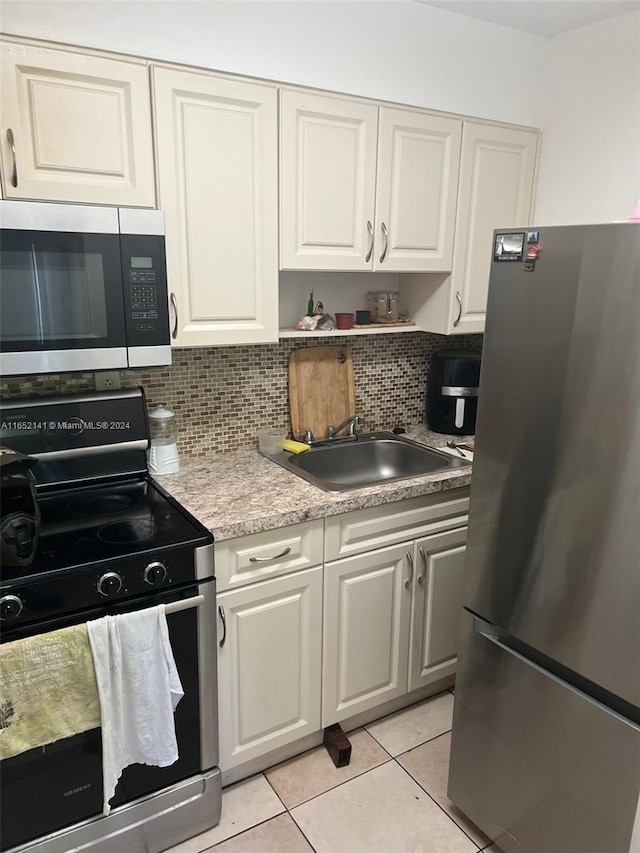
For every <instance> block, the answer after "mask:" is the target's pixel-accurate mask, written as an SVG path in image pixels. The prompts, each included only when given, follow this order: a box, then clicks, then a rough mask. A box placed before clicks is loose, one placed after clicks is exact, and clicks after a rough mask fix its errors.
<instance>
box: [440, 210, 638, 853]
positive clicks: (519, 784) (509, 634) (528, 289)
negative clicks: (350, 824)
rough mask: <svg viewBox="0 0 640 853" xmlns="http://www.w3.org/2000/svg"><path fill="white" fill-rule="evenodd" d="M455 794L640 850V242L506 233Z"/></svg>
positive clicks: (498, 265)
mask: <svg viewBox="0 0 640 853" xmlns="http://www.w3.org/2000/svg"><path fill="white" fill-rule="evenodd" d="M465 583H466V586H465V592H464V609H463V612H462V626H461V644H460V652H459V657H458V675H457V680H456V691H455V707H454V721H453V736H452V751H451V764H450V773H449V796H450V798H451V799H452V800H453V801H454V802H455V803H456V804H457V805H458V806H459V807H460V808H461V809H462V811H463V812H465V813H466V814H467V815H468V816H469V817H470V818H471V819H472V820H473V821H474V822H475V823H476V824H477V825H478V826H479V827H480V828H481V829H482V830H484V832H485V833H486V834H487V835H489V836H490V837H491V838H492V839H494V840H495V841H496V842H497V844H498V845H499V847H500V848H501V849H502V850H504V851H506V853H516V851H517V853H628V851H640V812H639V806H638V801H639V793H640V224H635V223H612V224H609V225H585V226H566V227H565V226H557V227H548V228H543V227H540V228H522V229H509V230H508V231H506V230H500V231H497V232H495V234H494V245H493V262H492V264H491V277H490V286H489V301H488V310H487V324H486V332H485V339H484V350H483V355H482V369H481V377H480V392H479V405H478V416H477V424H476V453H475V458H474V463H473V476H472V482H471V507H470V523H469V539H468V547H467V555H466V581H465Z"/></svg>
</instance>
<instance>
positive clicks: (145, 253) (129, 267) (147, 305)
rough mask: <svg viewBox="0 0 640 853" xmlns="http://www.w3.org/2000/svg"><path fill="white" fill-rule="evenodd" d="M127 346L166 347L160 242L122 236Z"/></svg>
mask: <svg viewBox="0 0 640 853" xmlns="http://www.w3.org/2000/svg"><path fill="white" fill-rule="evenodd" d="M121 243H122V250H123V251H122V262H123V267H124V270H123V271H124V274H125V300H126V301H127V306H126V309H127V339H128V343H129V346H145V345H157V344H165V343H169V328H168V326H169V315H168V300H167V274H166V260H165V253H164V238H162V237H157V236H143V235H139V234H136V235H122V237H121Z"/></svg>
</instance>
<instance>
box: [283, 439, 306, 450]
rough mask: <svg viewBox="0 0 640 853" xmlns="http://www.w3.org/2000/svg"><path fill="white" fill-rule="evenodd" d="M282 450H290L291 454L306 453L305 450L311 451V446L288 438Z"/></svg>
mask: <svg viewBox="0 0 640 853" xmlns="http://www.w3.org/2000/svg"><path fill="white" fill-rule="evenodd" d="M282 449H283V450H288V451H289V453H304V451H305V450H309V445H308V444H305V443H304V442H303V441H293V439H291V438H287V439H286V440H285V441H283V442H282Z"/></svg>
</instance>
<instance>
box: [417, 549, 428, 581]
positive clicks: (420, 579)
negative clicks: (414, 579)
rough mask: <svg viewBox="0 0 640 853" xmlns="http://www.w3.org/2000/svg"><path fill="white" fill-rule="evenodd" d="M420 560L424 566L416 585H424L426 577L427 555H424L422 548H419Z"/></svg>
mask: <svg viewBox="0 0 640 853" xmlns="http://www.w3.org/2000/svg"><path fill="white" fill-rule="evenodd" d="M420 558H421V559H422V565H423V566H424V572H422V574H419V575H418V583H424V579H425V578H426V576H427V555H426V554H425V553H424V548H420Z"/></svg>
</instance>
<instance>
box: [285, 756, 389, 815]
mask: <svg viewBox="0 0 640 853" xmlns="http://www.w3.org/2000/svg"><path fill="white" fill-rule="evenodd" d="M385 751H386V750H385ZM387 754H388V753H387ZM393 760H394V758H393V755H389V757H388V758H385V760H384V761H381V762H380V764H376V765H375V767H368V768H367V769H366V770H363V771H362V772H361V773H356V774H355V776H350V777H349V778H348V779H344V780H343V781H342V782H338V783H337V784H336V785H332V786H331V787H330V788H327V789H326V791H320V793H319V794H314V795H313V796H312V797H309V799H308V800H302V802H301V803H296V804H295V806H285V808H286V809H287V811H288V812H290V811H293V809H297V808H300V806H305V805H306V804H307V803H312V802H313V801H314V800H317V799H318V797H322V796H324V795H325V794H328V793H329V791H335V790H336V789H337V788H342V786H343V785H347V784H348V783H349V782H352V781H353V780H354V779H359V778H360V777H361V776H365V775H366V774H367V773H371V771H372V770H377V769H378V767H382V766H383V765H385V764H388V763H389V762H390V761H393Z"/></svg>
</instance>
